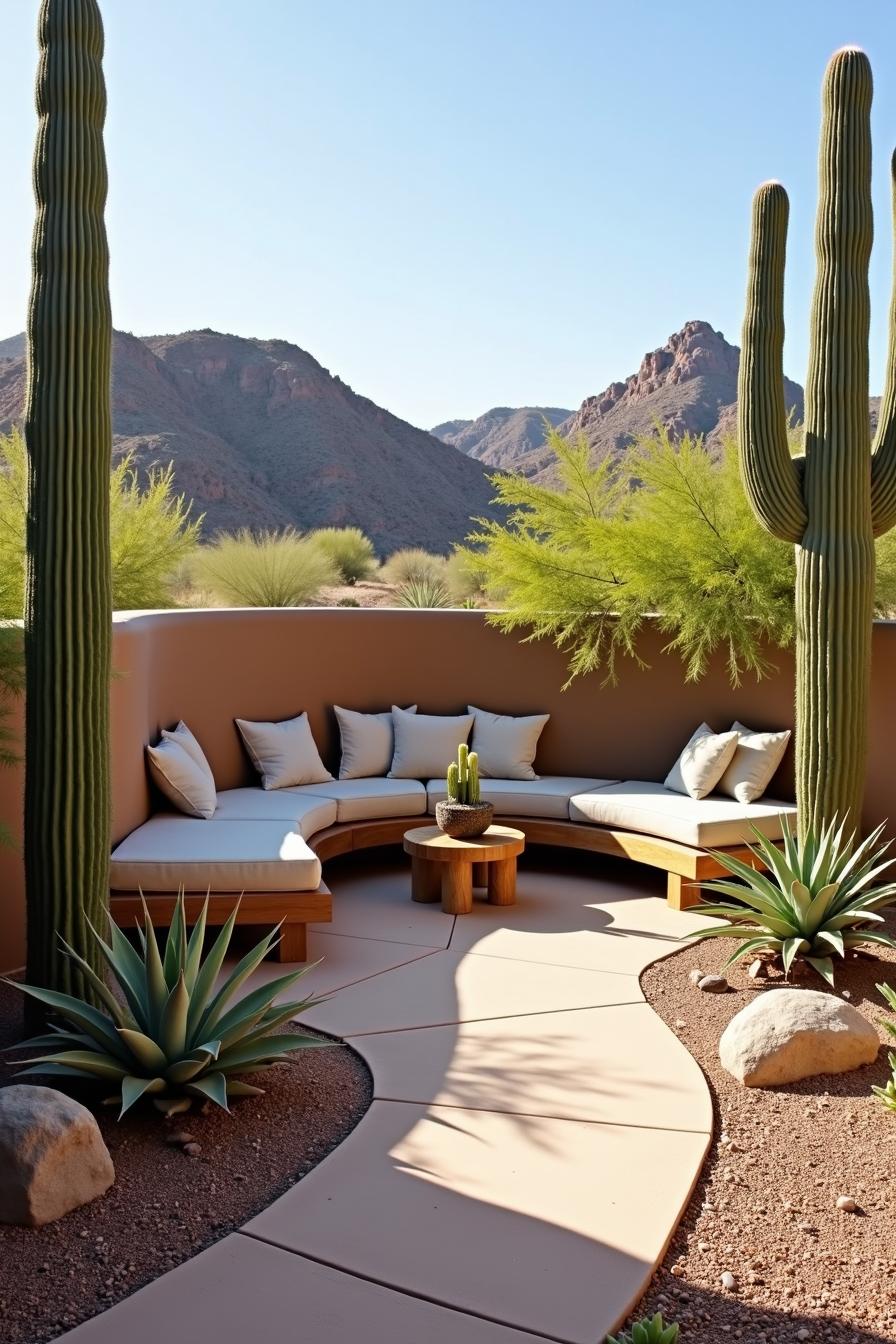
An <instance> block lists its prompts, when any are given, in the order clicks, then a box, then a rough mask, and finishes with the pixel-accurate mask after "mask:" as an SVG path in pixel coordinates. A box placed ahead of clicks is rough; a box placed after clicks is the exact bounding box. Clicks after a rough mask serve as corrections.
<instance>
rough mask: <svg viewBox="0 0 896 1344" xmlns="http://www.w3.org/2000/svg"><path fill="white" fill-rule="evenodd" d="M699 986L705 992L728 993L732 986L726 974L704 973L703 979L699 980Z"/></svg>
mask: <svg viewBox="0 0 896 1344" xmlns="http://www.w3.org/2000/svg"><path fill="white" fill-rule="evenodd" d="M697 988H698V989H702V990H703V992H704V993H705V994H727V993H728V990H729V989H730V988H731V986H730V985H729V984H728V981H727V980H726V979H725V977H724V975H704V977H703V979H702V980H698V982H697Z"/></svg>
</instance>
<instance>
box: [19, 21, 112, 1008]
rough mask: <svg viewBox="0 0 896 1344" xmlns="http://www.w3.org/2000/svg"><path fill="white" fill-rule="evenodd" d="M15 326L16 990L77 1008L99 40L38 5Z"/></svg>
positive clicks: (95, 616)
mask: <svg viewBox="0 0 896 1344" xmlns="http://www.w3.org/2000/svg"><path fill="white" fill-rule="evenodd" d="M38 35H39V43H40V62H39V67H38V75H37V112H38V132H37V144H36V148H35V155H34V192H35V198H36V206H37V216H36V221H35V226H34V240H33V248H32V265H33V275H32V287H31V304H30V310H29V314H28V388H27V394H26V402H25V425H24V428H25V443H26V447H27V451H28V507H27V526H26V538H27V569H26V581H25V659H26V674H25V676H26V680H25V695H26V700H25V715H26V718H25V771H26V776H25V877H26V890H27V902H28V979H29V981H30V982H31V983H32V984H37V985H40V986H43V987H45V988H47V987H49V988H51V989H56V990H63V991H67V992H74V993H78V994H84V995H89V993H90V991H89V986H88V985H87V984H86V983H85V981H84V980H83V978H82V977H81V975H80V973H79V971H78V969H77V967H76V966H75V964H74V963H73V962H72V960H71V958H69V957H65V956H63V955H62V954H61V949H60V947H59V945H58V941H57V934H61V935H62V936H63V937H64V938H65V939H66V941H67V942H68V943H69V944H71V946H72V947H73V948H74V949H75V950H76V951H77V952H78V953H80V955H81V956H83V957H84V958H86V959H87V961H88V962H89V963H91V964H92V965H94V964H95V965H96V967H97V970H99V958H98V951H97V947H96V940H95V939H93V938H91V937H90V936H89V932H88V928H87V923H88V920H89V921H91V922H92V923H94V924H95V925H96V926H97V927H99V926H101V925H102V923H103V919H104V911H105V907H106V900H107V893H108V862H109V764H108V760H109V731H108V723H109V661H110V639H111V624H112V621H111V617H112V595H111V579H110V561H109V461H110V456H111V450H112V421H111V396H110V358H111V340H112V323H111V314H110V308H109V287H108V270H109V255H108V248H107V244H106V230H105V223H104V217H103V216H104V209H105V202H106V160H105V154H104V150H103V122H104V119H105V112H106V92H105V85H104V83H103V70H102V56H103V27H102V20H101V18H100V11H99V7H98V5H97V3H96V0H43V3H42V5H41V9H40V18H39V28H38Z"/></svg>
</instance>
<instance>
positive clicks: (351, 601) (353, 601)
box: [336, 597, 361, 607]
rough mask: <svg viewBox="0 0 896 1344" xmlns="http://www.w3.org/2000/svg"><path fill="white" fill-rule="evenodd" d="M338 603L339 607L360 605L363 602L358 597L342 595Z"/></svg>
mask: <svg viewBox="0 0 896 1344" xmlns="http://www.w3.org/2000/svg"><path fill="white" fill-rule="evenodd" d="M336 605H337V607H360V605H361V603H360V602H359V601H358V599H357V598H356V597H340V599H339V601H338V602H337V603H336Z"/></svg>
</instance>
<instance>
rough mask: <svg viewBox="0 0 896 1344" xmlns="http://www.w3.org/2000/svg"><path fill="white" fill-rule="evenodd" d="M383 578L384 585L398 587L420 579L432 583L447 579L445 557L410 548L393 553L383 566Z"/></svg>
mask: <svg viewBox="0 0 896 1344" xmlns="http://www.w3.org/2000/svg"><path fill="white" fill-rule="evenodd" d="M381 577H382V579H383V582H384V583H394V584H397V585H400V584H406V583H414V582H417V581H418V580H420V579H427V580H430V581H431V582H434V581H436V580H441V581H442V582H444V579H445V557H444V556H443V555H432V554H430V552H429V551H424V550H421V549H420V548H418V547H408V548H406V549H405V550H402V551H393V552H392V554H391V555H390V556H389V558H388V560H386V561H385V562H384V564H383V568H382V570H381Z"/></svg>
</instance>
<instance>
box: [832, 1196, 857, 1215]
mask: <svg viewBox="0 0 896 1344" xmlns="http://www.w3.org/2000/svg"><path fill="white" fill-rule="evenodd" d="M858 1207H859V1206H858V1204H857V1203H856V1201H855V1200H854V1199H853V1197H852V1195H840V1196H838V1199H837V1208H838V1209H842V1210H843V1212H844V1213H856V1212H857V1211H858Z"/></svg>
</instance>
